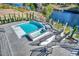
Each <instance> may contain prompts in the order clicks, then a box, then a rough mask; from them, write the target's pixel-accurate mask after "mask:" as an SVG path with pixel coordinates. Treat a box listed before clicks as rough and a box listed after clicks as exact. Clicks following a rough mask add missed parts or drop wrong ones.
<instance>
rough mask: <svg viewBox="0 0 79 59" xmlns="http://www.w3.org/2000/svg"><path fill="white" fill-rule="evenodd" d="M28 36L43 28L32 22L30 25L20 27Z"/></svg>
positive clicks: (25, 24)
mask: <svg viewBox="0 0 79 59" xmlns="http://www.w3.org/2000/svg"><path fill="white" fill-rule="evenodd" d="M19 26H20V27H21V28H22V29H23V30H24V31H25V32H26V33H27V34H29V33H31V32H34V31H36V30H38V29H40V28H42V27H43V26H42V25H41V24H40V23H38V22H36V21H30V22H29V23H24V24H21V25H19Z"/></svg>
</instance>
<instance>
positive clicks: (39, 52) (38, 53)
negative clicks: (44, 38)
mask: <svg viewBox="0 0 79 59" xmlns="http://www.w3.org/2000/svg"><path fill="white" fill-rule="evenodd" d="M30 51H31V53H30V56H47V55H49V54H52V48H51V49H50V48H49V49H48V48H47V47H40V48H36V49H33V50H30Z"/></svg>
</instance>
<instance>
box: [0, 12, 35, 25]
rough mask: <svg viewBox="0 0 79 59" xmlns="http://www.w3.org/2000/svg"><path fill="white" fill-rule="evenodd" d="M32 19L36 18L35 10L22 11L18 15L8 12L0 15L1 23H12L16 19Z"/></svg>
mask: <svg viewBox="0 0 79 59" xmlns="http://www.w3.org/2000/svg"><path fill="white" fill-rule="evenodd" d="M31 19H35V15H34V12H30V13H20V14H18V15H16V14H15V13H14V14H8V15H4V16H0V25H2V24H6V23H11V22H16V21H27V20H31Z"/></svg>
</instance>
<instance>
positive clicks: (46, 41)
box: [40, 35, 55, 46]
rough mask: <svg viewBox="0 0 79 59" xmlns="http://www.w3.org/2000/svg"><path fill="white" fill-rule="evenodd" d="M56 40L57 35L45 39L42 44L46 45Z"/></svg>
mask: <svg viewBox="0 0 79 59" xmlns="http://www.w3.org/2000/svg"><path fill="white" fill-rule="evenodd" d="M54 40H55V35H53V36H52V37H50V38H48V39H46V40H45V41H43V42H41V43H40V45H42V46H46V45H48V44H49V43H51V42H52V41H54Z"/></svg>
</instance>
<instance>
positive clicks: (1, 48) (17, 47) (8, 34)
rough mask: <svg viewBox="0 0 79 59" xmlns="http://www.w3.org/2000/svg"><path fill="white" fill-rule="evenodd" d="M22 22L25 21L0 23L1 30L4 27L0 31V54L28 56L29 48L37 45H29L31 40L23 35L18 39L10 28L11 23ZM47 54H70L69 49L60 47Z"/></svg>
mask: <svg viewBox="0 0 79 59" xmlns="http://www.w3.org/2000/svg"><path fill="white" fill-rule="evenodd" d="M24 22H25V21H21V22H14V23H9V24H4V25H0V28H3V30H4V29H5V32H1V31H0V55H4V56H30V50H31V49H34V48H37V47H38V46H31V45H29V43H31V42H30V41H28V40H27V39H26V38H25V37H23V38H22V39H19V38H18V37H17V35H16V34H15V32H14V31H13V30H12V28H11V26H12V25H15V24H19V23H24ZM49 56H70V51H68V50H66V49H64V48H62V47H56V48H54V49H53V51H52V54H49Z"/></svg>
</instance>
